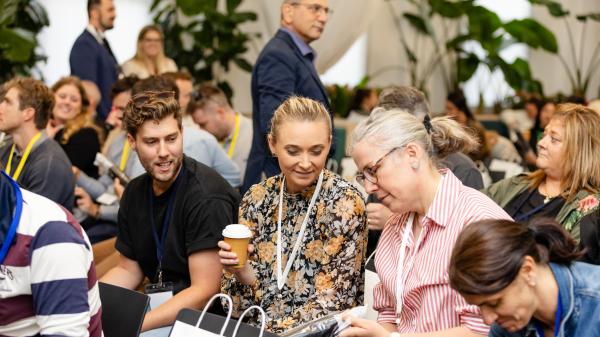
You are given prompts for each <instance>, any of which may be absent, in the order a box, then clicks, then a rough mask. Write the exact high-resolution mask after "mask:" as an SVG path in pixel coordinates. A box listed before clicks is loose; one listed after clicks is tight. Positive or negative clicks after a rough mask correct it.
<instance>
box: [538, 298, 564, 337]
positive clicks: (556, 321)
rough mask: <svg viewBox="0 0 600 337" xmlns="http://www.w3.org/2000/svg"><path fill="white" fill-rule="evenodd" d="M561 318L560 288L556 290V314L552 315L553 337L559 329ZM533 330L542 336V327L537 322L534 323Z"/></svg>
mask: <svg viewBox="0 0 600 337" xmlns="http://www.w3.org/2000/svg"><path fill="white" fill-rule="evenodd" d="M561 319H562V303H561V302H560V290H559V291H558V305H557V307H556V316H555V317H554V337H556V336H558V332H559V331H558V330H559V329H560V320H561ZM534 326H535V330H536V331H537V334H538V336H540V337H544V336H545V335H544V329H542V327H541V326H540V323H539V322H535V323H534Z"/></svg>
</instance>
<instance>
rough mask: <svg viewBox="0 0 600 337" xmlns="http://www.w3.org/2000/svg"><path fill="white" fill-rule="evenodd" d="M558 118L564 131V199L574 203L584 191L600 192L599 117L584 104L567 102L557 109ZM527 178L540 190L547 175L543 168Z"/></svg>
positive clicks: (555, 114) (533, 186)
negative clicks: (580, 192)
mask: <svg viewBox="0 0 600 337" xmlns="http://www.w3.org/2000/svg"><path fill="white" fill-rule="evenodd" d="M555 119H560V120H561V121H562V123H563V125H564V129H565V139H564V140H563V149H564V150H563V151H564V152H563V158H564V159H565V160H563V162H562V163H563V164H562V165H563V167H562V169H563V177H562V178H561V185H562V186H561V187H562V191H563V192H562V194H561V196H562V197H563V198H565V199H567V201H571V200H573V198H575V195H576V194H577V192H579V191H581V190H585V191H588V192H590V193H598V192H600V162H598V159H599V158H600V115H598V113H596V112H595V111H594V110H591V109H589V108H586V107H584V106H583V105H578V104H571V103H567V104H559V105H558V106H557V109H556V112H555V113H554V115H553V117H552V120H555ZM567 159H568V160H567ZM527 179H528V180H529V187H530V188H538V187H539V186H540V184H541V183H542V182H543V181H544V180H545V179H546V173H545V172H544V171H543V170H541V169H540V170H537V171H535V172H533V173H530V174H529V175H528V176H527Z"/></svg>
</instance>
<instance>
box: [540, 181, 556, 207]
mask: <svg viewBox="0 0 600 337" xmlns="http://www.w3.org/2000/svg"><path fill="white" fill-rule="evenodd" d="M542 186H543V187H544V191H543V192H542ZM539 191H540V194H541V195H542V196H544V204H547V203H548V202H550V201H551V200H552V199H554V198H555V197H557V196H558V195H560V193H559V194H557V195H549V194H548V191H547V190H546V184H545V183H544V184H543V185H540V188H539Z"/></svg>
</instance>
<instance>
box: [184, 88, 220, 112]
mask: <svg viewBox="0 0 600 337" xmlns="http://www.w3.org/2000/svg"><path fill="white" fill-rule="evenodd" d="M209 101H212V102H214V103H216V104H217V105H218V106H220V107H227V106H229V102H227V97H226V96H225V93H224V92H223V90H221V89H219V88H218V87H216V86H214V85H211V84H208V83H205V84H202V85H200V86H199V87H198V89H196V90H194V91H193V92H192V98H191V99H190V103H189V104H188V106H187V110H186V112H187V113H188V114H191V113H193V112H194V111H196V110H197V109H204V106H206V104H208V102H209Z"/></svg>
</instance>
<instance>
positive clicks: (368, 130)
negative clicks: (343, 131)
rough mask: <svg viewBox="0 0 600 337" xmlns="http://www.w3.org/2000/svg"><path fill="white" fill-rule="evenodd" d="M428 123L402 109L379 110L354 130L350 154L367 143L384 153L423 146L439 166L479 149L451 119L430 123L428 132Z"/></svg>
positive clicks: (427, 118)
mask: <svg viewBox="0 0 600 337" xmlns="http://www.w3.org/2000/svg"><path fill="white" fill-rule="evenodd" d="M428 120H429V117H428V116H427V117H426V120H425V121H421V120H420V119H418V118H417V117H415V116H414V115H413V114H411V113H409V112H406V111H404V110H400V109H392V110H385V109H383V108H375V109H374V110H373V112H371V115H370V116H369V118H368V119H366V120H364V121H362V122H361V123H359V124H358V126H357V127H356V128H355V129H354V133H353V135H352V142H351V143H350V148H349V149H348V150H349V152H352V151H353V150H354V147H355V146H356V145H357V144H358V143H360V142H361V141H363V140H368V141H369V142H370V143H371V144H373V145H374V146H377V147H379V148H381V149H382V150H384V151H391V150H392V149H394V148H398V147H403V146H405V145H407V144H409V143H416V144H419V145H420V146H421V147H422V148H423V149H424V150H425V151H426V152H427V153H428V155H429V158H430V160H431V161H432V162H433V163H434V164H435V165H437V159H440V158H444V157H446V156H447V155H449V154H451V153H455V152H459V151H467V152H468V151H471V150H473V149H474V148H476V147H477V146H478V142H477V140H476V139H475V138H474V137H473V135H472V134H471V133H469V132H468V131H467V130H466V129H465V128H463V127H462V126H461V125H460V124H458V123H457V122H456V121H455V120H453V119H451V118H449V117H436V118H433V119H431V120H430V122H429V123H430V129H429V130H427V128H426V126H425V125H426V124H427V123H428Z"/></svg>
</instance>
